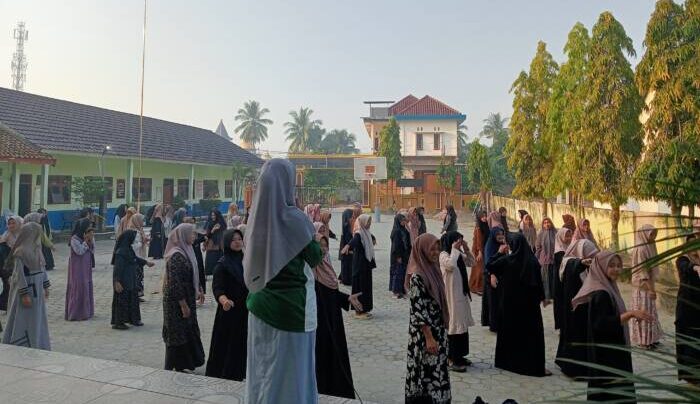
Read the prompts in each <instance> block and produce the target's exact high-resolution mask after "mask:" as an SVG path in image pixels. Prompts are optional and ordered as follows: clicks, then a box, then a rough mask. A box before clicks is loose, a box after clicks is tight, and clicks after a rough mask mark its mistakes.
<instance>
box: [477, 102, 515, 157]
mask: <svg viewBox="0 0 700 404" xmlns="http://www.w3.org/2000/svg"><path fill="white" fill-rule="evenodd" d="M507 123H508V118H503V117H501V114H500V113H498V112H497V113H493V112H492V113H490V114H489V116H488V117H487V118H486V119H484V128H483V129H482V130H481V132H480V133H479V137H482V138H484V139H490V140H491V147H492V148H495V151H497V152H498V153H500V152H502V151H503V149H504V148H505V147H506V143H507V142H508V136H509V135H508V127H507V126H506V125H507Z"/></svg>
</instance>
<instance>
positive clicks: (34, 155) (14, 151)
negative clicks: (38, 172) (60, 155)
mask: <svg viewBox="0 0 700 404" xmlns="http://www.w3.org/2000/svg"><path fill="white" fill-rule="evenodd" d="M0 161H23V162H28V163H37V164H53V163H54V162H55V161H56V160H55V159H54V158H53V157H51V156H50V155H48V154H46V153H43V152H42V151H41V149H40V148H38V147H37V146H36V145H34V144H32V143H31V142H29V141H27V140H26V139H24V138H23V137H22V135H20V134H19V133H17V132H16V131H14V130H12V128H10V127H8V126H6V125H3V124H2V123H0Z"/></svg>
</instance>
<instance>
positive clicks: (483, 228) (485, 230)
mask: <svg viewBox="0 0 700 404" xmlns="http://www.w3.org/2000/svg"><path fill="white" fill-rule="evenodd" d="M484 216H486V211H484V210H480V211H479V212H477V214H476V224H475V225H476V227H477V228H478V229H479V233H481V239H482V240H483V242H482V244H481V248H482V249H483V248H484V247H485V246H486V241H487V240H488V239H489V233H490V232H491V229H490V228H489V224H488V222H484V221H482V220H481V218H482V217H484Z"/></svg>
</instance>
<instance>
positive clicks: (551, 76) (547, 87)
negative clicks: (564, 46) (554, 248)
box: [504, 41, 558, 215]
mask: <svg viewBox="0 0 700 404" xmlns="http://www.w3.org/2000/svg"><path fill="white" fill-rule="evenodd" d="M557 70H558V67H557V63H556V62H555V61H554V58H552V55H551V54H550V53H549V52H547V47H546V45H545V43H544V42H542V41H540V42H539V43H538V44H537V52H536V53H535V57H534V58H533V59H532V62H531V63H530V71H529V72H528V73H525V72H524V71H523V72H521V73H520V75H519V76H518V78H517V79H516V80H515V82H514V83H513V87H512V88H511V92H512V93H513V94H514V98H513V116H512V117H511V122H510V132H511V133H510V138H509V139H508V143H507V144H506V147H505V150H504V152H505V155H506V156H507V157H508V168H510V169H511V170H512V171H513V174H514V176H515V180H516V185H515V189H513V193H514V194H515V195H518V196H522V197H526V198H532V197H535V198H544V197H545V185H546V184H547V182H548V181H549V177H550V176H551V175H552V172H553V168H554V156H553V155H552V154H551V153H549V149H548V148H547V144H546V133H547V111H548V109H549V99H550V96H551V93H552V86H553V84H554V80H555V78H556V75H557ZM543 211H544V212H543V214H544V215H546V212H547V200H546V199H544V204H543Z"/></svg>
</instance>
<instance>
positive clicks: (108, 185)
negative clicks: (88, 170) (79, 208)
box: [85, 176, 114, 203]
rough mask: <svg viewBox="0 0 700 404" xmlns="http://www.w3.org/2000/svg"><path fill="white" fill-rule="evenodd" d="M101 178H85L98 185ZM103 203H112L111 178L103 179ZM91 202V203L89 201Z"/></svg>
mask: <svg viewBox="0 0 700 404" xmlns="http://www.w3.org/2000/svg"><path fill="white" fill-rule="evenodd" d="M101 178H102V177H95V176H85V179H86V180H90V181H94V182H95V183H97V184H98V186H99V183H100V180H101ZM105 188H106V189H105V202H107V203H112V194H113V192H114V181H113V179H112V177H105ZM91 202H92V201H91ZM94 202H96V203H97V202H99V201H94Z"/></svg>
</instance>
